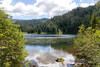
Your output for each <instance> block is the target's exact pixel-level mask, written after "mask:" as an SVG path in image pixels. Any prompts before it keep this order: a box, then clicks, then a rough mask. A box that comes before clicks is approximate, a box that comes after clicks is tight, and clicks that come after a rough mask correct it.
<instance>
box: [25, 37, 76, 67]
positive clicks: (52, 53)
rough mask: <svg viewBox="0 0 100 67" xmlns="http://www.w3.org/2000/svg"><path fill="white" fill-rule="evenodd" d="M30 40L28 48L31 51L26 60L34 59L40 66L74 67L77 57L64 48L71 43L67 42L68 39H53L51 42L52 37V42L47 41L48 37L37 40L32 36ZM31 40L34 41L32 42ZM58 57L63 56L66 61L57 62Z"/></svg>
mask: <svg viewBox="0 0 100 67" xmlns="http://www.w3.org/2000/svg"><path fill="white" fill-rule="evenodd" d="M30 40H31V41H29V42H28V43H27V44H26V49H27V51H28V53H29V55H28V57H27V58H26V61H32V63H33V61H34V63H37V64H38V65H37V66H39V67H66V66H67V67H73V64H74V61H75V57H74V56H73V55H72V54H71V53H68V52H66V51H64V50H62V48H63V47H65V46H67V45H66V44H70V43H66V40H65V41H64V40H63V39H60V41H59V40H58V41H57V40H53V42H54V43H51V42H52V39H51V40H49V42H50V43H46V42H47V41H48V39H37V40H36V39H33V38H32V39H31V38H30ZM34 40H35V41H34ZM33 41H34V42H33ZM30 42H32V43H31V44H30ZM65 43H66V44H65ZM59 48H60V49H59ZM63 49H66V48H63ZM56 58H63V59H64V63H61V62H56ZM69 64H72V65H69ZM31 65H32V64H31Z"/></svg>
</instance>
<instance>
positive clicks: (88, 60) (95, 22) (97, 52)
mask: <svg viewBox="0 0 100 67" xmlns="http://www.w3.org/2000/svg"><path fill="white" fill-rule="evenodd" d="M99 22H100V20H99V19H97V16H96V15H95V14H93V15H92V18H91V22H90V24H91V26H90V27H87V28H86V27H85V26H84V25H82V26H81V27H80V30H79V34H78V37H77V39H75V42H74V44H75V50H76V52H75V54H76V56H77V58H79V59H83V60H84V62H83V64H85V65H87V66H84V67H100V27H99V25H100V23H99Z"/></svg>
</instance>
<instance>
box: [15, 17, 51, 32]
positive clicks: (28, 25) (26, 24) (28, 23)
mask: <svg viewBox="0 0 100 67" xmlns="http://www.w3.org/2000/svg"><path fill="white" fill-rule="evenodd" d="M14 21H15V22H16V24H19V25H20V26H21V27H20V28H21V30H22V31H23V32H28V33H32V32H33V29H34V26H37V25H38V24H41V23H44V22H47V21H49V19H47V18H43V19H32V20H17V19H14Z"/></svg>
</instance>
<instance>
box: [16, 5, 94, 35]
mask: <svg viewBox="0 0 100 67" xmlns="http://www.w3.org/2000/svg"><path fill="white" fill-rule="evenodd" d="M95 9H96V8H95V6H90V7H88V8H81V7H79V8H76V9H73V10H72V11H70V12H68V13H66V14H64V15H60V16H54V17H53V18H51V19H50V20H49V21H45V23H42V24H39V23H40V22H39V23H35V22H34V23H33V21H28V22H29V23H28V24H26V22H27V21H21V22H24V23H22V24H21V22H20V21H17V23H18V24H20V25H21V29H22V31H24V32H28V33H38V34H41V33H47V34H62V33H63V34H76V33H77V32H78V29H79V26H80V25H82V24H84V25H85V27H88V26H90V24H89V22H90V19H91V15H92V13H93V11H94V10H95Z"/></svg>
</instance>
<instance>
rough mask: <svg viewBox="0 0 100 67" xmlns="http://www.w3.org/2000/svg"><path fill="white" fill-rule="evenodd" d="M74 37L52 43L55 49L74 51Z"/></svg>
mask: <svg viewBox="0 0 100 67" xmlns="http://www.w3.org/2000/svg"><path fill="white" fill-rule="evenodd" d="M73 40H74V39H73V38H68V39H58V40H56V42H55V43H52V44H51V47H53V48H54V49H59V50H63V51H67V52H71V53H74V51H73Z"/></svg>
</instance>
